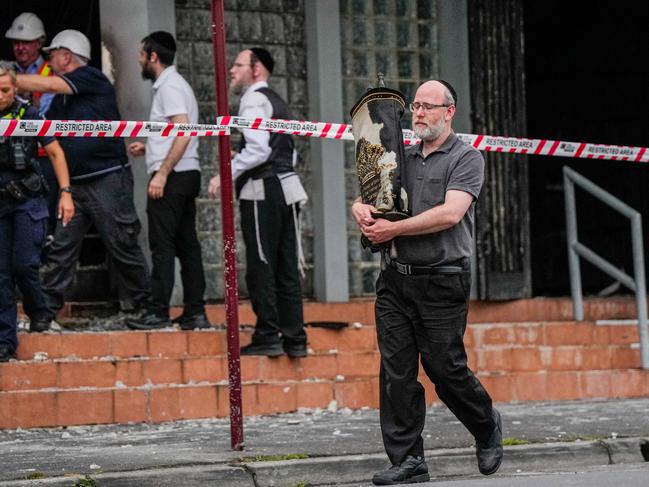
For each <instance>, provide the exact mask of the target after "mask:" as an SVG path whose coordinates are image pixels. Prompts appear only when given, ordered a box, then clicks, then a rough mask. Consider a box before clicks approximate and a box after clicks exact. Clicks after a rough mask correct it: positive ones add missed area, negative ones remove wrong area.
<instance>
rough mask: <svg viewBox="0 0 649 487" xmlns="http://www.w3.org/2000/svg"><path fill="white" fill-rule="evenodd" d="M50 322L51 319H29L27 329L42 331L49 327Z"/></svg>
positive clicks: (35, 331)
mask: <svg viewBox="0 0 649 487" xmlns="http://www.w3.org/2000/svg"><path fill="white" fill-rule="evenodd" d="M51 323H52V320H46V319H37V320H31V321H30V322H29V331H30V333H42V332H44V331H47V330H49V329H50V324H51Z"/></svg>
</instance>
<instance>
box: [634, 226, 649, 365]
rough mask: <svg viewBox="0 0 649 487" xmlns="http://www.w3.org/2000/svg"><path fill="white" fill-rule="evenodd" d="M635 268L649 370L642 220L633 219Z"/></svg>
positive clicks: (644, 362)
mask: <svg viewBox="0 0 649 487" xmlns="http://www.w3.org/2000/svg"><path fill="white" fill-rule="evenodd" d="M631 238H632V246H633V268H634V273H635V276H634V277H635V285H636V290H635V299H636V306H637V307H638V328H639V329H638V331H639V335H640V360H641V362H642V368H643V369H649V336H648V333H649V331H648V330H647V290H646V282H645V269H644V246H643V243H642V218H641V216H640V214H636V215H634V216H633V218H631Z"/></svg>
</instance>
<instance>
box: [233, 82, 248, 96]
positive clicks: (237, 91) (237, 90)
mask: <svg viewBox="0 0 649 487" xmlns="http://www.w3.org/2000/svg"><path fill="white" fill-rule="evenodd" d="M247 89H248V87H247V86H244V85H243V84H242V83H235V84H232V83H230V94H231V95H234V96H240V95H242V94H243V93H244V92H245V91H246V90H247Z"/></svg>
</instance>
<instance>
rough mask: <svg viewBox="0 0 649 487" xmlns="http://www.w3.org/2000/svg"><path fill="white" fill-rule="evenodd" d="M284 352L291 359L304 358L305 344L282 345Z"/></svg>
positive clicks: (305, 353)
mask: <svg viewBox="0 0 649 487" xmlns="http://www.w3.org/2000/svg"><path fill="white" fill-rule="evenodd" d="M284 351H285V352H286V355H288V356H289V357H291V358H304V357H306V355H307V352H306V343H284Z"/></svg>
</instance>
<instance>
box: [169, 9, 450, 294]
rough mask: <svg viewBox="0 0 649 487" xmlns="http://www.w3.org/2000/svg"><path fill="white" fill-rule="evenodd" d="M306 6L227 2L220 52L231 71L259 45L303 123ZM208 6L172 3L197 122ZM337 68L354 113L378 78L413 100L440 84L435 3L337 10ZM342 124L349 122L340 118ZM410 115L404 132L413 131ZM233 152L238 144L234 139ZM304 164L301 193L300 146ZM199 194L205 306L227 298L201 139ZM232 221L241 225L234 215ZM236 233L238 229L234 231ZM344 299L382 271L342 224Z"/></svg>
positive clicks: (207, 115)
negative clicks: (426, 84) (434, 80)
mask: <svg viewBox="0 0 649 487" xmlns="http://www.w3.org/2000/svg"><path fill="white" fill-rule="evenodd" d="M304 1H310V0H230V1H226V2H225V8H226V11H225V20H226V37H227V47H226V52H227V56H228V60H229V61H230V62H231V61H232V60H233V59H234V57H235V56H236V54H237V53H238V52H239V50H241V49H243V48H245V47H252V46H254V45H260V46H263V47H265V48H267V49H268V50H269V51H271V52H272V54H273V56H274V57H275V61H276V68H275V73H274V74H273V77H272V78H271V83H270V84H271V86H272V87H273V88H275V89H276V90H277V91H278V92H279V94H280V95H282V96H284V97H285V99H287V100H288V102H289V105H290V107H291V109H292V111H293V114H294V116H295V117H296V118H298V119H306V118H307V113H308V111H309V110H308V108H309V100H308V95H307V82H306V78H307V76H306V58H305V56H306V45H305V32H304ZM210 5H211V1H210V0H175V6H176V33H177V37H178V46H179V51H178V61H177V64H178V69H179V71H180V72H181V73H182V74H183V75H184V76H186V78H187V79H188V81H189V82H190V83H191V84H192V86H193V87H194V90H195V92H196V96H197V98H198V100H199V106H200V111H201V121H202V122H206V123H207V122H212V121H213V120H214V117H215V100H214V90H215V87H214V66H213V60H212V44H211V13H210ZM339 8H340V16H341V39H340V40H338V39H332V42H340V43H341V48H342V66H343V73H342V79H343V103H344V106H345V107H346V109H347V108H351V106H352V105H353V104H354V102H355V101H356V99H357V98H358V97H359V96H360V95H361V94H362V93H363V92H364V91H365V89H366V88H367V87H368V85H369V84H370V83H375V79H376V73H377V72H378V71H382V72H383V73H384V74H385V76H386V83H387V85H388V86H389V87H393V88H398V89H400V90H401V91H403V93H404V94H405V95H406V97H407V98H408V99H412V97H413V96H414V91H415V90H416V88H417V86H418V84H419V83H420V82H421V81H423V80H426V79H429V78H431V77H434V76H437V75H438V72H439V67H438V66H439V60H438V54H437V28H436V21H437V18H436V12H437V2H436V0H373V1H372V0H340V2H339ZM237 105H238V100H237V99H236V98H232V99H231V106H230V112H231V113H236V109H237ZM345 117H346V118H345V120H346V121H349V116H348V114H347V113H345ZM409 125H410V118H409V115H408V114H407V113H406V116H405V117H404V127H409ZM232 139H233V143H236V136H233V137H232ZM296 142H297V144H298V149H299V151H300V153H301V155H302V157H303V159H304V164H303V165H302V166H301V167H299V168H298V172H299V173H300V174H301V176H302V177H303V180H304V182H305V186H306V189H307V192H308V193H310V192H311V188H312V186H313V184H312V181H311V171H310V169H309V158H308V155H309V151H308V146H307V144H308V143H309V141H308V140H306V139H304V138H297V140H296ZM353 152H354V146H353V143H350V142H346V143H345V153H346V167H347V170H346V187H347V190H346V193H347V199H348V200H349V202H350V204H351V200H352V199H354V198H355V197H356V196H357V193H358V186H357V180H356V175H355V171H354V155H353ZM200 155H201V164H202V168H203V191H202V193H201V198H200V199H199V201H198V208H199V212H198V225H199V236H200V238H201V243H202V246H203V257H204V261H205V268H206V274H207V280H208V298H211V299H214V298H219V299H220V298H222V297H223V277H222V273H223V267H222V261H223V259H222V249H221V233H220V228H221V224H220V207H219V204H218V203H215V202H212V201H209V200H208V199H206V194H207V192H206V187H207V182H208V181H209V178H210V177H211V176H212V175H213V174H214V173H215V167H216V162H215V161H216V160H217V142H216V140H215V139H214V140H207V139H203V140H202V141H201V148H200ZM310 204H311V203H309V204H307V205H306V207H305V208H304V212H303V215H302V221H303V236H302V239H303V246H304V251H305V257H306V261H307V265H308V269H307V275H306V279H305V281H304V295H305V296H306V297H311V296H312V295H313V221H312V220H313V219H312V211H311V207H310ZM237 218H238V215H237ZM237 226H238V221H237ZM347 229H348V241H349V256H348V260H349V268H350V276H349V289H350V295H351V296H360V295H363V294H371V293H372V292H373V290H374V282H375V279H376V275H377V271H378V260H377V258H376V256H375V255H372V254H370V253H369V252H366V251H364V250H362V249H361V247H360V240H359V234H358V230H357V229H356V226H355V224H354V222H353V220H352V219H351V216H350V217H349V218H348V222H347ZM237 244H238V262H239V269H240V272H239V289H240V292H241V294H242V295H244V296H245V283H244V280H243V269H244V267H243V266H244V265H245V258H244V249H243V242H242V239H241V237H240V234H238V236H237Z"/></svg>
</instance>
